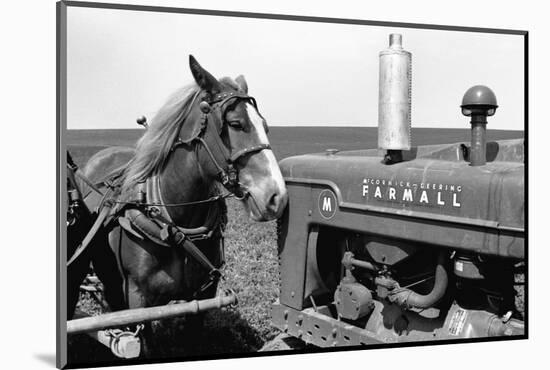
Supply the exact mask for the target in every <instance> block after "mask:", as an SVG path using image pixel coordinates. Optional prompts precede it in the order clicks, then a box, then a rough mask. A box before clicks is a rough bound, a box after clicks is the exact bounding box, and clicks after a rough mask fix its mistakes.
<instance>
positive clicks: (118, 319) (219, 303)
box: [67, 293, 237, 334]
mask: <svg viewBox="0 0 550 370" xmlns="http://www.w3.org/2000/svg"><path fill="white" fill-rule="evenodd" d="M236 302H237V296H236V295H235V294H233V293H231V294H228V295H227V296H219V297H216V298H210V299H204V300H200V301H197V300H194V301H191V302H185V303H176V304H169V305H166V306H157V307H146V308H134V309H130V310H122V311H116V312H111V313H107V314H103V315H99V316H93V317H86V318H82V319H76V320H70V321H67V334H78V333H85V332H89V331H94V330H100V329H109V328H116V327H121V326H126V325H132V324H136V323H142V322H147V321H153V320H160V319H169V318H173V317H178V316H183V315H188V314H197V313H199V312H203V311H207V310H211V309H214V308H220V307H225V306H229V305H232V304H235V303H236Z"/></svg>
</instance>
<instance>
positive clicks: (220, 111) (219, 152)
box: [171, 91, 271, 199]
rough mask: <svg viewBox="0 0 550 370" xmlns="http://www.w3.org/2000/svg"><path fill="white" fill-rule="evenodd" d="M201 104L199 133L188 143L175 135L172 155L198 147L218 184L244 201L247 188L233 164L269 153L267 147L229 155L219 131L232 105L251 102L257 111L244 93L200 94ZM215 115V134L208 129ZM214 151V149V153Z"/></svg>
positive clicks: (258, 146)
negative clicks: (183, 147)
mask: <svg viewBox="0 0 550 370" xmlns="http://www.w3.org/2000/svg"><path fill="white" fill-rule="evenodd" d="M199 94H200V95H202V97H201V102H200V104H199V107H200V110H201V122H200V129H199V131H198V133H197V134H196V135H195V136H193V137H191V138H190V139H187V140H183V139H182V138H181V136H179V135H178V137H177V139H176V140H175V141H174V144H173V145H172V148H171V151H173V150H175V149H176V148H177V147H178V146H180V145H188V144H191V143H193V142H197V143H200V144H201V146H202V148H204V150H205V151H206V153H207V154H208V156H209V158H210V159H211V161H212V163H213V164H214V166H215V167H216V170H217V171H218V172H217V178H218V180H219V181H220V183H221V184H222V185H223V186H224V187H225V188H226V189H227V190H229V191H230V192H231V193H233V194H234V195H235V197H236V198H237V199H244V198H245V197H246V196H247V195H248V191H247V189H246V187H245V186H244V185H243V184H241V183H240V182H239V171H238V170H237V168H236V166H235V164H236V163H237V162H238V160H239V159H240V158H242V157H244V156H246V155H249V154H252V153H256V152H260V151H262V150H264V149H271V146H270V145H269V144H265V143H257V144H253V145H251V146H249V147H246V148H243V149H240V150H237V151H236V152H232V150H231V149H228V148H227V147H226V145H225V144H224V143H223V141H222V138H221V131H222V129H223V127H224V126H225V125H226V122H225V110H226V109H227V106H228V105H229V103H230V102H231V101H234V100H245V101H248V102H250V103H251V104H252V105H253V106H254V108H255V109H257V104H256V99H254V98H253V97H252V96H249V95H248V94H246V93H243V92H238V91H226V92H220V93H217V94H215V95H214V96H211V95H210V94H208V93H206V92H203V93H199ZM214 114H217V115H218V119H219V122H220V127H218V129H217V130H214V127H212V125H209V124H208V123H209V121H214V120H213V119H210V120H209V118H211V116H212V115H214ZM213 148H215V149H214V150H213Z"/></svg>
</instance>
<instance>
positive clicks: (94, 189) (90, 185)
mask: <svg viewBox="0 0 550 370" xmlns="http://www.w3.org/2000/svg"><path fill="white" fill-rule="evenodd" d="M67 167H68V168H69V169H72V168H71V167H70V166H69V165H68V164H67ZM74 174H75V175H76V176H78V178H79V179H80V180H82V181H84V182H85V183H86V185H88V186H89V187H90V188H91V189H92V190H93V191H95V192H96V193H98V194H99V195H103V193H102V192H101V190H99V189H98V188H97V186H95V185H94V184H93V183H92V182H91V181H90V180H89V179H88V178H87V177H86V176H84V175H83V174H82V172H80V170H79V169H76V170H75V171H74Z"/></svg>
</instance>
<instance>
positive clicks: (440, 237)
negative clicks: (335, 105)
mask: <svg viewBox="0 0 550 370" xmlns="http://www.w3.org/2000/svg"><path fill="white" fill-rule="evenodd" d="M383 155H384V152H383V151H381V150H377V149H370V150H360V151H346V152H336V153H335V152H334V151H331V152H327V153H320V154H309V155H302V156H296V157H291V158H287V159H284V160H283V161H281V163H280V167H281V170H282V173H283V175H284V177H285V180H286V182H287V186H288V190H289V194H290V199H291V204H290V216H291V217H292V216H293V215H294V217H297V219H296V220H295V222H304V221H306V222H307V223H316V224H320V225H329V226H331V227H336V228H343V229H347V230H355V231H358V232H363V233H364V232H367V233H370V234H375V235H376V234H378V235H392V236H393V237H396V238H400V239H405V240H411V241H416V242H422V243H429V244H432V245H433V244H436V245H443V246H446V247H450V248H454V249H458V250H467V251H472V252H475V253H482V254H487V255H497V256H501V257H512V258H520V259H521V258H523V257H524V206H525V204H524V202H525V197H524V163H523V157H524V144H523V139H517V140H504V141H498V142H489V143H487V158H488V162H487V164H486V165H484V166H479V167H473V166H471V165H470V163H469V162H468V161H467V158H465V157H467V155H468V147H467V145H466V143H455V144H443V145H427V146H419V147H413V148H412V149H411V150H409V151H404V152H403V159H404V160H403V161H402V162H400V163H394V164H385V163H383ZM295 207H297V209H294V208H295ZM295 212H298V213H299V214H295ZM289 221H290V222H291V224H293V220H289Z"/></svg>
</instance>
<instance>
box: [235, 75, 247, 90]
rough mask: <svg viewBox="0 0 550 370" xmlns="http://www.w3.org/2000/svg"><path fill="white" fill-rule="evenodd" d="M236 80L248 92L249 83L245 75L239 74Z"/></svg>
mask: <svg viewBox="0 0 550 370" xmlns="http://www.w3.org/2000/svg"><path fill="white" fill-rule="evenodd" d="M235 82H236V83H237V84H238V85H239V87H240V88H241V90H242V91H243V92H244V93H245V94H248V84H247V83H246V80H245V79H244V76H243V75H239V76H238V77H237V78H236V79H235Z"/></svg>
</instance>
